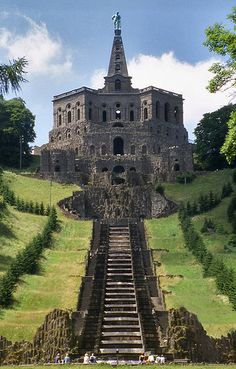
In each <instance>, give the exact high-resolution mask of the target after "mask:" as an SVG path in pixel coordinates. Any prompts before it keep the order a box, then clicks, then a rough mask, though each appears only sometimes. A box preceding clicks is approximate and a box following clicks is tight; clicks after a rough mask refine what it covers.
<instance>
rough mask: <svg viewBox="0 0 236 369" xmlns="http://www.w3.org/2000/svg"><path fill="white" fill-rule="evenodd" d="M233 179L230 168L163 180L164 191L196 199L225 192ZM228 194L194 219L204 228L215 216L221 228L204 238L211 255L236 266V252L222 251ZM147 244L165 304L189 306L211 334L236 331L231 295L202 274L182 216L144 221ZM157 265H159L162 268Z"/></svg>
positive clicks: (178, 198)
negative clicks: (189, 179)
mask: <svg viewBox="0 0 236 369" xmlns="http://www.w3.org/2000/svg"><path fill="white" fill-rule="evenodd" d="M228 181H231V182H232V179H231V171H230V170H224V171H219V172H214V173H209V174H207V175H204V176H200V177H197V178H196V179H195V180H194V181H193V182H192V183H191V184H186V185H184V184H173V183H168V184H165V185H164V186H165V189H166V195H167V196H168V197H169V198H171V199H172V200H174V201H176V202H177V203H179V202H180V201H187V200H191V201H193V200H194V199H197V197H198V196H199V194H200V193H202V194H206V193H208V192H209V191H213V192H218V193H220V192H221V189H222V185H223V184H224V183H225V182H228ZM228 203H229V198H226V199H224V200H223V201H222V202H221V204H220V205H219V206H218V207H216V208H215V209H213V210H211V211H210V212H207V213H205V214H202V215H198V216H196V217H194V218H193V221H194V224H195V226H196V229H198V230H199V231H200V229H201V227H202V225H203V221H204V218H205V217H207V218H211V219H212V220H213V221H214V223H215V224H217V226H218V228H219V229H220V232H218V231H217V232H216V233H212V234H208V235H204V236H203V237H204V241H205V243H206V245H207V247H208V248H209V250H211V251H212V252H213V253H215V254H216V253H217V254H220V256H222V258H223V259H224V260H225V262H226V263H227V264H228V265H231V266H233V267H234V268H235V269H236V253H233V252H232V253H229V252H226V251H225V250H224V245H225V244H227V242H228V238H229V233H230V231H231V226H230V224H229V223H228V222H227V217H226V209H227V206H228ZM146 228H147V232H148V234H149V244H150V247H152V248H153V250H154V251H153V255H154V260H155V261H156V270H157V274H160V275H161V277H160V282H161V286H162V288H163V290H164V291H165V298H166V305H167V308H172V307H180V306H185V307H186V308H187V309H188V310H190V311H191V312H194V313H196V314H197V316H198V318H199V320H200V321H201V323H202V324H203V326H204V328H205V329H206V331H207V332H208V334H210V335H213V336H215V337H219V336H220V335H221V334H224V335H225V334H227V332H228V331H230V330H231V329H236V311H233V310H232V308H231V305H230V304H229V302H228V298H227V297H226V296H223V295H219V294H218V292H217V289H216V285H215V281H214V279H212V278H203V276H202V267H201V265H200V264H199V263H197V261H196V259H195V258H194V257H193V256H192V254H191V253H190V252H189V251H188V250H187V249H186V248H185V247H184V240H183V235H182V231H181V229H180V226H179V221H178V216H177V214H174V215H172V216H170V217H168V218H162V219H154V220H149V221H146ZM159 263H160V264H161V265H160V266H158V265H159Z"/></svg>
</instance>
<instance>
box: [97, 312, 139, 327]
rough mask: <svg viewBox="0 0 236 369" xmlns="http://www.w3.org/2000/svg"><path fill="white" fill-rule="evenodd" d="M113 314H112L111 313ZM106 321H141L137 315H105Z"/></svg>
mask: <svg viewBox="0 0 236 369" xmlns="http://www.w3.org/2000/svg"><path fill="white" fill-rule="evenodd" d="M110 315H111V314H110ZM103 320H104V322H111V321H114V322H127V324H129V323H130V322H132V321H133V322H135V323H136V325H137V324H138V323H139V320H138V316H137V317H131V316H118V317H117V316H104V318H103Z"/></svg>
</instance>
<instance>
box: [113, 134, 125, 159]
mask: <svg viewBox="0 0 236 369" xmlns="http://www.w3.org/2000/svg"><path fill="white" fill-rule="evenodd" d="M113 154H114V155H124V140H123V138H121V137H116V138H114V140H113Z"/></svg>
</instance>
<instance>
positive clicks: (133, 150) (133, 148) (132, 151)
mask: <svg viewBox="0 0 236 369" xmlns="http://www.w3.org/2000/svg"><path fill="white" fill-rule="evenodd" d="M130 153H131V155H135V146H134V145H132V146H131V148H130Z"/></svg>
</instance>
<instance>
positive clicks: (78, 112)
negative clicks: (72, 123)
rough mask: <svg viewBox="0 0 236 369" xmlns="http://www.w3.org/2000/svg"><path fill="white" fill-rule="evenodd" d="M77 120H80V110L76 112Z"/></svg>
mask: <svg viewBox="0 0 236 369" xmlns="http://www.w3.org/2000/svg"><path fill="white" fill-rule="evenodd" d="M77 120H80V109H78V110H77Z"/></svg>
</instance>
